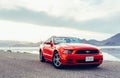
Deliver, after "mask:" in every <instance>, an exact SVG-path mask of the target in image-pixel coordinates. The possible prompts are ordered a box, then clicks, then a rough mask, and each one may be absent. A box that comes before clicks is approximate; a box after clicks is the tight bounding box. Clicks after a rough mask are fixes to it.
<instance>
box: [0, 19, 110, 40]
mask: <svg viewBox="0 0 120 78" xmlns="http://www.w3.org/2000/svg"><path fill="white" fill-rule="evenodd" d="M0 24H1V26H0V35H1V36H0V39H1V40H8V39H9V40H19V41H31V42H38V41H41V40H45V39H47V38H49V37H50V36H53V35H54V36H74V37H79V38H81V39H83V38H85V39H97V40H103V39H106V38H108V37H110V36H111V34H106V33H98V32H91V31H83V30H77V29H71V28H66V27H51V26H44V25H41V26H37V25H32V24H27V23H17V22H10V21H3V20H0Z"/></svg>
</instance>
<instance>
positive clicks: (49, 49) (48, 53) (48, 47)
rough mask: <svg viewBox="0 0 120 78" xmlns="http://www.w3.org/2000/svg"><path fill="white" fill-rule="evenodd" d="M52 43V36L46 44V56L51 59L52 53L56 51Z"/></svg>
mask: <svg viewBox="0 0 120 78" xmlns="http://www.w3.org/2000/svg"><path fill="white" fill-rule="evenodd" d="M47 43H51V44H47ZM52 44H53V41H52V38H50V39H48V40H47V41H46V42H45V44H44V56H45V58H46V59H47V60H50V61H51V60H52V54H53V51H54V48H53V46H52Z"/></svg>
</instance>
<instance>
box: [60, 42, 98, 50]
mask: <svg viewBox="0 0 120 78" xmlns="http://www.w3.org/2000/svg"><path fill="white" fill-rule="evenodd" d="M59 46H61V47H63V48H65V49H80V48H81V49H98V48H97V47H96V46H93V45H90V44H85V43H61V44H59Z"/></svg>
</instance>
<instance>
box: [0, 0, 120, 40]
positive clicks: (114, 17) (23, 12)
mask: <svg viewBox="0 0 120 78" xmlns="http://www.w3.org/2000/svg"><path fill="white" fill-rule="evenodd" d="M119 4H120V0H0V35H1V36H0V40H18V41H30V42H38V41H40V40H45V39H47V38H48V37H50V36H52V35H57V36H76V37H80V38H85V39H96V40H104V39H107V38H109V37H111V36H112V35H115V34H117V33H120V32H119V31H120V30H119V29H120V26H119V25H120V22H119V21H120V9H119V7H120V5H119Z"/></svg>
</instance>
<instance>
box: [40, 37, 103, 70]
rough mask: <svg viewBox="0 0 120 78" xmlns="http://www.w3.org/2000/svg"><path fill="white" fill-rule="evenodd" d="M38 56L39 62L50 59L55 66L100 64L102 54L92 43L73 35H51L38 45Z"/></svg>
mask: <svg viewBox="0 0 120 78" xmlns="http://www.w3.org/2000/svg"><path fill="white" fill-rule="evenodd" d="M39 58H40V61H41V62H45V61H46V60H47V61H50V62H52V63H53V66H54V67H55V68H61V67H62V66H64V65H92V66H95V67H97V66H99V65H100V64H102V61H103V55H102V53H101V52H100V50H99V49H98V48H97V47H95V46H92V45H89V44H85V43H82V42H81V40H80V39H79V38H74V37H55V36H53V37H51V38H49V39H48V40H47V41H45V42H44V43H42V44H41V45H40V50H39Z"/></svg>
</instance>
